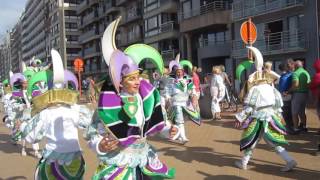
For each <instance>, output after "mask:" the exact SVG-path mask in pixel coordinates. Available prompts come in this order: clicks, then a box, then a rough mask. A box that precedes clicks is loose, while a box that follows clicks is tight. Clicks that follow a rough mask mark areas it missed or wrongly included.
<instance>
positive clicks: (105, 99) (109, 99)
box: [99, 91, 121, 107]
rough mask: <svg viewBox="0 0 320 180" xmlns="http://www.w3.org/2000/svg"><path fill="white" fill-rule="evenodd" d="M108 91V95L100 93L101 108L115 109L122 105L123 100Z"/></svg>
mask: <svg viewBox="0 0 320 180" xmlns="http://www.w3.org/2000/svg"><path fill="white" fill-rule="evenodd" d="M109 92H111V91H108V93H103V92H102V93H100V97H99V107H114V106H120V105H121V98H120V96H118V95H117V94H116V93H114V92H111V93H109Z"/></svg>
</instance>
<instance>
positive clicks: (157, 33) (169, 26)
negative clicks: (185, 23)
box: [144, 21, 179, 44]
mask: <svg viewBox="0 0 320 180" xmlns="http://www.w3.org/2000/svg"><path fill="white" fill-rule="evenodd" d="M178 36H179V31H178V25H177V23H176V22H174V21H168V22H165V23H163V24H161V25H160V27H159V28H158V29H155V30H152V31H149V32H145V38H144V42H145V43H147V44H149V43H153V42H157V41H160V40H163V39H170V38H178Z"/></svg>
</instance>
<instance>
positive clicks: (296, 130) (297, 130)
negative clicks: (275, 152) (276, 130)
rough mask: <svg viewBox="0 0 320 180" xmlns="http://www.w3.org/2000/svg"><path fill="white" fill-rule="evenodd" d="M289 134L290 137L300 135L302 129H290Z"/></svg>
mask: <svg viewBox="0 0 320 180" xmlns="http://www.w3.org/2000/svg"><path fill="white" fill-rule="evenodd" d="M287 132H288V134H290V135H298V134H300V129H288V130H287Z"/></svg>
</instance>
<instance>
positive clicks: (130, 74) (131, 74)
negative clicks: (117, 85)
mask: <svg viewBox="0 0 320 180" xmlns="http://www.w3.org/2000/svg"><path fill="white" fill-rule="evenodd" d="M139 73H140V71H139V70H135V71H133V72H131V73H129V74H127V75H125V76H123V77H122V79H123V80H124V79H126V78H129V77H131V76H133V75H136V74H139Z"/></svg>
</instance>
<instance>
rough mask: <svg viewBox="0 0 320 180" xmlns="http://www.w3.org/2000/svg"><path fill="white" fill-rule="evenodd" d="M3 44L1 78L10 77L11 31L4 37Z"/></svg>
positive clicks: (0, 59)
mask: <svg viewBox="0 0 320 180" xmlns="http://www.w3.org/2000/svg"><path fill="white" fill-rule="evenodd" d="M3 40H4V42H3V44H1V45H0V66H1V68H0V80H1V82H2V81H3V80H5V79H9V71H10V68H11V61H10V59H11V57H10V56H11V53H10V34H9V32H8V33H7V34H6V35H5V37H4V39H3Z"/></svg>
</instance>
